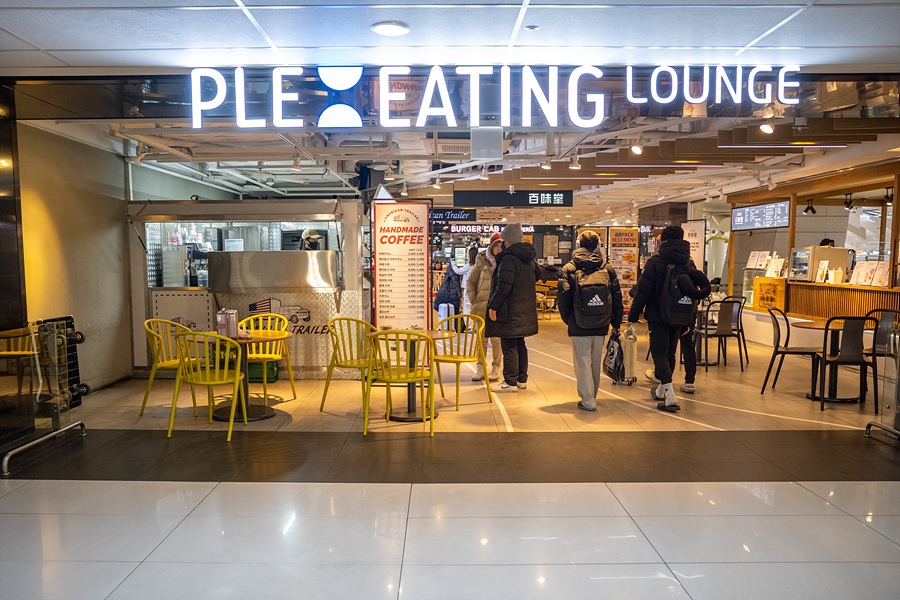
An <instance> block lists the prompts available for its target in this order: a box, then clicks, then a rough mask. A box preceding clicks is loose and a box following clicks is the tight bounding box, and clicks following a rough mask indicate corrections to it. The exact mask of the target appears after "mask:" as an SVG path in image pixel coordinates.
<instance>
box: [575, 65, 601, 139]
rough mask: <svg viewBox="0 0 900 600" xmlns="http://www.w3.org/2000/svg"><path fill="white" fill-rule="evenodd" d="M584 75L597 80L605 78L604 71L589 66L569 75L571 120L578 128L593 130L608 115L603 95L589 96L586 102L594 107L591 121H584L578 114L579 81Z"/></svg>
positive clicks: (579, 68) (586, 97)
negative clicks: (591, 76)
mask: <svg viewBox="0 0 900 600" xmlns="http://www.w3.org/2000/svg"><path fill="white" fill-rule="evenodd" d="M582 75H593V76H594V77H596V78H597V79H600V78H601V77H603V71H601V70H600V69H598V68H597V67H592V66H589V65H585V66H581V67H578V68H577V69H575V70H574V71H572V72H571V73H570V74H569V120H571V121H572V124H573V125H575V126H576V127H584V128H586V129H587V128H593V127H599V126H600V123H602V122H603V117H604V116H605V115H606V109H605V107H604V95H603V94H587V95H586V96H585V100H587V101H588V102H590V103H591V104H593V105H594V116H593V117H591V118H589V119H582V118H581V115H579V114H578V80H579V79H581V76H582Z"/></svg>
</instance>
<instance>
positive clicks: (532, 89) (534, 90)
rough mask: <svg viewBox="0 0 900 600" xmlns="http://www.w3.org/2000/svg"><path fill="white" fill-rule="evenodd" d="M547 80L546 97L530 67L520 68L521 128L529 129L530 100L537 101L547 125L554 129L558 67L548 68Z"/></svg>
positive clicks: (557, 113) (557, 101)
mask: <svg viewBox="0 0 900 600" xmlns="http://www.w3.org/2000/svg"><path fill="white" fill-rule="evenodd" d="M547 71H548V74H547V78H548V79H549V80H550V81H549V83H550V85H549V88H550V89H549V90H547V95H546V96H545V95H544V91H543V90H542V89H541V86H540V84H539V83H538V80H537V77H535V76H534V71H532V70H531V67H529V66H527V65H526V66H524V67H522V126H523V127H531V98H532V96H534V99H535V100H537V103H538V105H539V106H540V107H541V112H543V113H544V116H545V117H547V125H549V126H550V127H556V124H557V123H558V122H559V108H558V105H559V67H548V68H547Z"/></svg>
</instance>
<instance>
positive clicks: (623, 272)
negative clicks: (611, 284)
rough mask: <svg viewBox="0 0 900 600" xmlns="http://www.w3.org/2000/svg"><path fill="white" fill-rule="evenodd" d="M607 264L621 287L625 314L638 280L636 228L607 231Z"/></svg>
mask: <svg viewBox="0 0 900 600" xmlns="http://www.w3.org/2000/svg"><path fill="white" fill-rule="evenodd" d="M608 260H609V264H610V266H611V267H612V268H613V270H615V272H616V276H617V277H618V278H619V285H620V286H621V287H622V304H624V306H625V312H628V309H629V308H630V307H631V295H630V294H629V293H628V292H630V291H631V288H632V286H634V284H636V283H637V278H638V230H637V228H636V227H627V228H626V227H623V228H615V227H610V229H609V256H608Z"/></svg>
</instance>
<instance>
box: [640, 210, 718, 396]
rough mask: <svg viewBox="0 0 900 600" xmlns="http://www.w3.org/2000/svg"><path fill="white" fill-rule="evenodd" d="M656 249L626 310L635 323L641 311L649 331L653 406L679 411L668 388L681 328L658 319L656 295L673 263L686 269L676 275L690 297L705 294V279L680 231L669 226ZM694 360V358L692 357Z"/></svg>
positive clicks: (706, 280)
mask: <svg viewBox="0 0 900 600" xmlns="http://www.w3.org/2000/svg"><path fill="white" fill-rule="evenodd" d="M659 239H660V245H659V251H658V252H657V253H656V254H654V255H653V256H651V257H650V258H648V259H647V262H646V263H645V264H644V269H643V272H642V273H641V278H640V279H639V280H638V283H637V285H636V286H635V290H636V292H635V294H634V301H633V302H632V303H631V309H630V310H629V313H628V322H629V324H633V323H637V321H638V319H639V318H640V316H641V313H642V312H643V314H644V318H645V319H647V326H648V329H649V330H650V355H651V356H652V357H653V367H654V371H655V374H656V378H657V379H658V380H659V387H657V388H656V389H655V390H653V389H651V390H650V396H651V397H652V398H653V399H654V400H655V401H656V402H657V405H656V407H657V408H658V409H660V410H664V411H667V412H675V411H677V410H680V409H681V407H680V406H678V398H677V397H676V396H675V389H674V388H673V387H672V371H673V370H674V368H675V351H676V350H677V348H678V340H679V338H680V337H681V334H682V331H683V329H684V327H683V326H682V325H671V324H669V323H666V322H665V321H664V319H663V318H662V316H661V314H660V311H659V306H658V304H657V298H658V296H659V291H660V290H661V288H662V286H663V284H664V282H665V278H666V270H667V268H668V266H669V265H670V264H671V265H676V266H678V267H682V268H683V269H685V270H686V274H683V275H682V276H681V277H680V278H679V289H680V290H681V291H682V292H683V293H685V294H687V295H688V296H690V297H691V298H694V299H699V298H702V297H706V296H708V295H709V290H710V286H709V280H708V279H707V278H706V275H704V274H703V273H702V272H701V271H699V270H697V269H696V268H694V266H693V263H692V262H691V245H690V243H688V242H687V241H685V239H684V230H683V229H682V228H681V227H679V226H677V225H672V226H669V227H666V228H665V229H663V231H662V233H661V234H660V236H659ZM695 363H696V360H695Z"/></svg>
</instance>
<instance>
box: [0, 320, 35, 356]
mask: <svg viewBox="0 0 900 600" xmlns="http://www.w3.org/2000/svg"><path fill="white" fill-rule="evenodd" d="M34 353H35V349H34V332H33V331H32V330H31V328H30V327H23V328H21V329H9V330H7V331H0V355H6V356H29V355H32V354H34Z"/></svg>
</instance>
